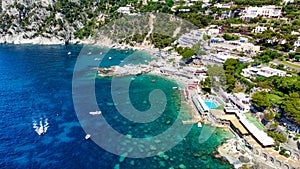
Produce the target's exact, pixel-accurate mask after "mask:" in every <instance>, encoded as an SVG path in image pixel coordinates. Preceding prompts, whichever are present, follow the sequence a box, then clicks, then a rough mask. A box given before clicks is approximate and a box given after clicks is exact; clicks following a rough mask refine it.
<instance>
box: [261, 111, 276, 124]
mask: <svg viewBox="0 0 300 169" xmlns="http://www.w3.org/2000/svg"><path fill="white" fill-rule="evenodd" d="M274 118H275V114H274V113H273V112H270V113H265V114H264V119H265V120H266V121H267V122H270V121H272V120H274Z"/></svg>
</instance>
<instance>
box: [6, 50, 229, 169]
mask: <svg viewBox="0 0 300 169" xmlns="http://www.w3.org/2000/svg"><path fill="white" fill-rule="evenodd" d="M81 49H82V47H81V46H31V45H28V46H26V45H21V46H18V45H0V128H1V130H0V168H108V169H109V168H117V167H120V168H169V167H171V166H173V167H174V168H178V166H179V165H180V164H184V165H185V166H186V167H187V168H230V165H228V164H225V163H224V162H222V161H221V160H220V159H216V158H214V157H213V155H212V151H213V150H214V149H215V148H216V146H218V145H220V143H221V142H224V141H225V139H224V137H227V136H228V134H227V133H224V132H223V131H221V130H214V129H213V128H210V127H208V126H207V127H208V129H209V130H212V131H213V134H212V135H211V137H210V138H209V140H208V141H206V142H204V143H199V139H201V138H199V135H200V133H201V130H202V129H200V128H197V126H194V127H193V128H192V130H191V132H190V133H189V135H188V136H187V137H186V139H185V140H183V141H182V142H180V143H179V144H178V145H177V146H176V147H174V148H173V149H171V150H169V151H168V152H165V154H166V155H167V157H168V158H166V156H164V157H163V159H162V158H161V157H158V156H156V157H150V158H144V159H131V158H126V159H125V160H124V161H122V160H121V161H122V162H120V157H119V156H117V155H114V154H112V153H109V152H107V151H105V150H103V149H102V148H100V147H99V146H97V145H96V144H95V143H94V142H93V141H92V140H85V139H84V137H85V135H86V133H85V132H84V130H83V129H82V128H81V126H80V123H79V122H78V119H77V116H76V113H75V110H74V104H73V100H72V78H73V69H74V65H75V63H76V58H77V56H78V55H79V53H80V51H81ZM93 50H94V49H93V48H91V49H90V51H93ZM99 50H101V51H102V50H103V51H102V53H105V54H106V56H105V57H106V59H107V57H112V58H113V59H112V60H111V61H103V62H102V63H101V66H102V67H108V66H110V65H112V64H120V63H121V61H122V60H123V59H124V58H125V57H126V56H127V55H128V54H132V53H133V51H128V52H124V51H117V50H113V51H107V50H105V49H97V52H99ZM68 52H71V54H70V55H69V54H68ZM141 55H143V57H145V58H147V57H149V56H148V55H147V54H141V53H139V54H138V56H141ZM134 61H135V60H134V59H133V60H131V62H134ZM153 79H155V80H156V83H151V81H152V80H153ZM110 82H111V79H107V78H106V79H103V78H97V80H96V89H95V90H96V93H97V102H98V105H99V106H100V107H101V111H102V112H103V116H104V117H105V118H106V119H107V121H108V122H109V123H111V126H112V127H114V128H115V129H116V130H117V131H119V132H120V133H130V134H132V135H133V136H134V137H145V136H151V135H156V134H159V133H161V131H162V130H166V129H167V127H168V125H169V124H168V123H166V121H165V120H168V121H170V122H171V123H172V122H173V121H174V118H175V117H176V115H177V113H178V109H177V107H176V104H177V102H178V100H177V96H178V95H179V93H178V91H175V90H173V89H172V86H174V85H176V84H175V83H174V82H172V81H169V80H167V79H164V78H160V77H156V76H151V75H146V76H140V77H136V80H134V83H133V84H132V86H131V88H130V89H131V90H132V91H131V97H130V98H131V99H132V102H133V103H134V106H135V107H136V108H137V109H139V110H146V109H147V108H149V101H148V94H149V91H151V90H153V89H155V88H161V89H163V90H164V91H166V92H167V93H168V98H169V100H168V104H167V106H168V107H167V109H166V111H165V112H164V115H163V118H159V119H158V120H157V121H155V122H154V123H152V124H151V125H149V126H147V131H145V128H146V127H145V125H142V124H137V125H136V124H133V123H131V122H129V121H126V120H125V119H124V118H122V117H121V116H120V115H118V112H117V111H116V109H115V108H114V106H113V105H112V102H113V101H112V98H111V95H110V92H109V91H110V90H111V89H110V86H111V84H110ZM46 119H47V120H48V123H49V128H48V130H47V133H46V134H45V135H43V136H39V135H38V134H37V133H36V132H35V131H34V129H33V121H36V122H37V123H39V121H41V120H42V121H45V120H46ZM132 128H135V130H131V129H132ZM128 130H130V131H128ZM149 130H150V132H149Z"/></svg>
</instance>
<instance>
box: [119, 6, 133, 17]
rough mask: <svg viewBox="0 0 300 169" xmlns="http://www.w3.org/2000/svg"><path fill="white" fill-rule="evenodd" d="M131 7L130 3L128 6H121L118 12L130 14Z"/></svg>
mask: <svg viewBox="0 0 300 169" xmlns="http://www.w3.org/2000/svg"><path fill="white" fill-rule="evenodd" d="M130 9H131V6H130V5H127V6H123V7H120V8H119V9H118V10H117V12H119V13H122V14H127V15H129V14H131V12H130Z"/></svg>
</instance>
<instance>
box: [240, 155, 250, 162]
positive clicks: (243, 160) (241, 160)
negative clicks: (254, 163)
mask: <svg viewBox="0 0 300 169" xmlns="http://www.w3.org/2000/svg"><path fill="white" fill-rule="evenodd" d="M239 161H240V162H242V163H249V162H250V159H249V158H248V157H246V156H240V157H239Z"/></svg>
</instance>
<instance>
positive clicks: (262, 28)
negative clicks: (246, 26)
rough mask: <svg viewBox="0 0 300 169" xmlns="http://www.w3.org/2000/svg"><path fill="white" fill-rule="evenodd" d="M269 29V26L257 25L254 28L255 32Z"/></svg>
mask: <svg viewBox="0 0 300 169" xmlns="http://www.w3.org/2000/svg"><path fill="white" fill-rule="evenodd" d="M266 30H268V28H267V27H264V26H257V27H256V28H255V29H253V30H252V32H254V33H261V32H264V31H266Z"/></svg>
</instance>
